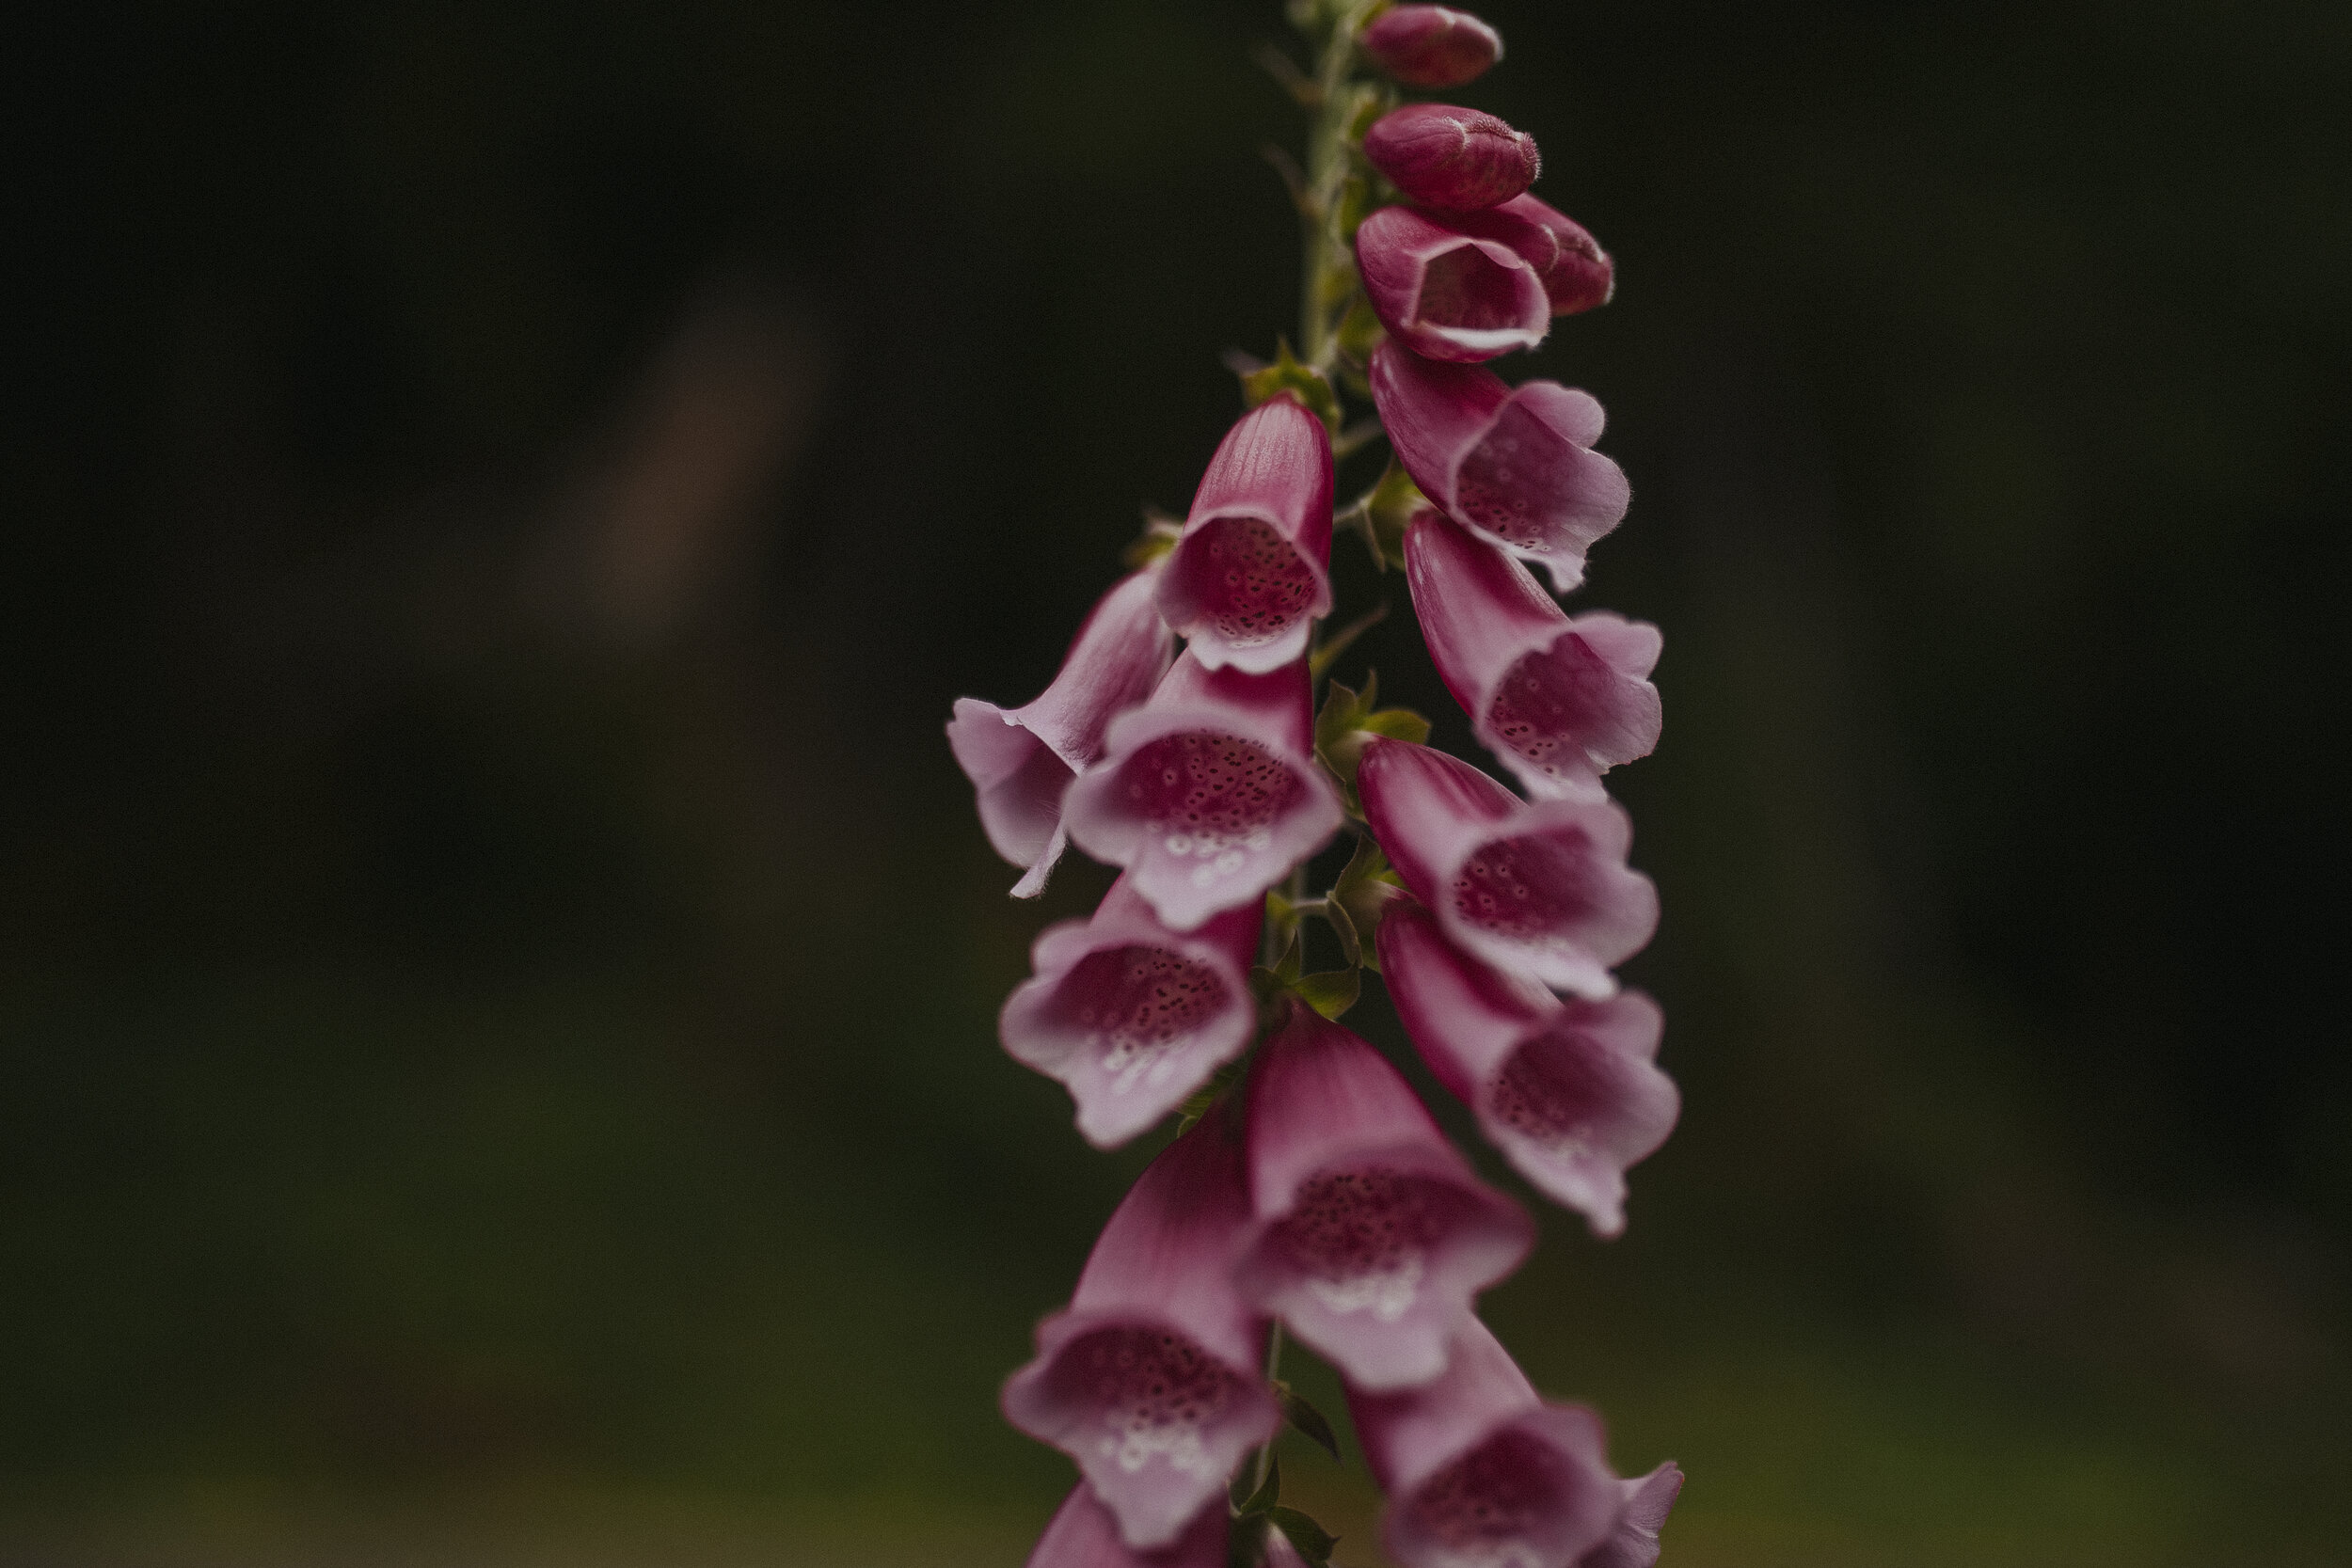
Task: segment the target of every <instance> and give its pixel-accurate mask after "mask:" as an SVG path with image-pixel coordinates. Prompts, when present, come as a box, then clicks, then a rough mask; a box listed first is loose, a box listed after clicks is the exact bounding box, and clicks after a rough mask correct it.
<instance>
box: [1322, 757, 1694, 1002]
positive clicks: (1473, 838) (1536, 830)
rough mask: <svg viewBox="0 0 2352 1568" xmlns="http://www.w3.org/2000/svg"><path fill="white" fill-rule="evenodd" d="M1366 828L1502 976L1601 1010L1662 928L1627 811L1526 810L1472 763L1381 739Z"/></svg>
mask: <svg viewBox="0 0 2352 1568" xmlns="http://www.w3.org/2000/svg"><path fill="white" fill-rule="evenodd" d="M1356 791H1357V794H1358V795H1359V798H1360V799H1361V800H1362V801H1363V805H1364V819H1365V820H1366V821H1367V822H1368V823H1370V824H1371V827H1372V831H1373V833H1374V835H1375V837H1377V838H1378V839H1379V841H1380V847H1381V848H1382V849H1384V850H1385V851H1387V853H1388V857H1389V861H1390V863H1391V864H1392V865H1393V866H1395V868H1396V872H1397V875H1398V876H1399V877H1400V878H1402V879H1404V882H1405V885H1406V888H1408V889H1410V890H1411V892H1412V895H1413V896H1414V897H1416V898H1418V899H1420V900H1421V901H1422V904H1423V905H1425V906H1427V907H1428V909H1429V910H1430V911H1432V912H1433V913H1435V914H1436V916H1437V918H1438V926H1439V927H1441V928H1442V929H1443V930H1444V931H1445V934H1446V935H1447V937H1448V938H1450V939H1451V940H1452V941H1453V942H1454V943H1455V944H1456V945H1458V946H1460V947H1462V948H1464V949H1466V950H1467V951H1469V952H1470V954H1471V955H1472V956H1473V957H1476V958H1482V959H1484V960H1485V961H1486V962H1487V963H1489V964H1492V965H1493V966H1494V967H1495V968H1497V969H1501V970H1503V971H1504V972H1506V973H1508V974H1517V975H1520V976H1522V977H1524V978H1527V979H1531V980H1536V981H1540V982H1541V983H1543V984H1545V985H1547V986H1550V987H1552V988H1553V989H1554V990H1565V991H1574V992H1576V993H1577V994H1579V995H1581V996H1584V997H1588V998H1590V999H1592V1000H1594V1001H1605V1000H1607V999H1608V998H1609V997H1611V996H1613V995H1615V994H1616V990H1617V982H1616V978H1615V976H1613V975H1612V974H1610V973H1609V971H1610V970H1611V968H1612V967H1613V966H1614V965H1616V964H1619V963H1622V962H1624V961H1625V960H1626V959H1627V958H1631V957H1632V956H1633V955H1634V954H1635V953H1638V952H1640V951H1641V949H1642V946H1643V944H1644V943H1645V942H1648V941H1649V939H1650V934H1651V932H1653V931H1654V930H1656V929H1657V927H1658V890H1657V888H1656V887H1655V886H1653V885H1652V884H1651V882H1650V879H1648V878H1647V877H1645V876H1643V875H1642V874H1641V873H1640V872H1638V871H1635V870H1633V869H1631V868H1630V867H1629V866H1628V865H1627V864H1626V863H1625V857H1626V850H1627V849H1628V848H1629V847H1630V846H1631V844H1632V841H1633V825H1632V823H1631V822H1630V821H1629V819H1628V818H1627V816H1626V815H1625V813H1624V811H1622V810H1621V809H1619V808H1618V806H1617V805H1616V804H1615V803H1614V802H1613V801H1606V800H1603V801H1583V800H1536V801H1533V802H1531V801H1526V800H1520V799H1519V798H1518V796H1516V795H1514V794H1512V793H1511V792H1510V791H1509V790H1507V789H1505V788H1503V787H1502V785H1501V784H1497V783H1496V782H1495V781H1494V780H1492V779H1490V778H1488V777H1487V776H1486V774H1484V773H1482V772H1480V771H1479V770H1478V769H1477V768H1472V767H1471V766H1470V764H1469V763H1467V762H1463V761H1461V760H1459V759H1458V758H1454V757H1450V756H1448V755H1446V754H1445V753H1444V752H1439V751H1435V750H1432V749H1431V748H1429V747H1427V746H1416V745H1413V744H1411V743H1409V742H1406V741H1402V740H1391V739H1387V738H1375V739H1374V740H1373V741H1371V742H1370V743H1369V744H1367V745H1366V746H1365V747H1364V751H1363V759H1362V761H1361V762H1360V763H1359V765H1358V767H1357V770H1356Z"/></svg>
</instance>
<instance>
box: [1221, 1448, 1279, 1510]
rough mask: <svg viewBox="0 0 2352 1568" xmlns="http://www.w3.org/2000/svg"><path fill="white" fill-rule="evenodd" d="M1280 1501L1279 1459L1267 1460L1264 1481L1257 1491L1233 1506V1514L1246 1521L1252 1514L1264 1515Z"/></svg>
mask: <svg viewBox="0 0 2352 1568" xmlns="http://www.w3.org/2000/svg"><path fill="white" fill-rule="evenodd" d="M1281 1500H1282V1462H1281V1461H1280V1460H1279V1459H1273V1460H1268V1461H1267V1462H1266V1467H1265V1480H1264V1481H1262V1482H1260V1483H1259V1486H1258V1489H1257V1490H1256V1491H1255V1492H1252V1493H1250V1494H1249V1496H1248V1498H1246V1499H1245V1500H1243V1501H1241V1502H1238V1503H1236V1504H1234V1505H1233V1512H1235V1513H1239V1514H1240V1515H1241V1516H1242V1517H1243V1518H1245V1519H1247V1518H1249V1517H1250V1516H1251V1515H1253V1514H1259V1513H1265V1512H1266V1511H1267V1510H1268V1509H1270V1508H1272V1507H1273V1506H1274V1505H1275V1504H1276V1503H1278V1502H1280V1501H1281Z"/></svg>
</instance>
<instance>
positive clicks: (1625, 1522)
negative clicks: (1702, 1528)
mask: <svg viewBox="0 0 2352 1568" xmlns="http://www.w3.org/2000/svg"><path fill="white" fill-rule="evenodd" d="M1617 1485H1618V1486H1619V1488H1621V1489H1622V1491H1623V1493H1624V1496H1625V1506H1624V1509H1623V1510H1622V1511H1621V1512H1620V1513H1618V1514H1617V1525H1616V1528H1614V1529H1613V1530H1611V1531H1610V1532H1609V1539H1608V1540H1606V1541H1604V1542H1602V1543H1601V1544H1599V1545H1597V1546H1596V1547H1594V1548H1593V1549H1592V1550H1591V1551H1589V1552H1586V1553H1585V1554H1584V1555H1583V1556H1582V1557H1581V1558H1580V1559H1578V1560H1577V1565H1576V1568H1654V1565H1655V1564H1656V1563H1657V1561H1658V1559H1659V1555H1660V1546H1659V1544H1658V1532H1659V1531H1660V1530H1661V1529H1663V1528H1665V1527H1666V1515H1667V1514H1669V1513H1673V1512H1674V1506H1675V1499H1676V1498H1677V1497H1680V1496H1682V1466H1680V1465H1677V1464H1676V1463H1675V1462H1674V1461H1673V1460H1671V1459H1669V1460H1668V1461H1666V1463H1664V1464H1663V1465H1660V1466H1658V1468H1657V1469H1655V1470H1652V1471H1651V1472H1650V1473H1649V1474H1648V1475H1645V1476H1636V1477H1634V1478H1633V1479H1632V1480H1630V1481H1619V1482H1617Z"/></svg>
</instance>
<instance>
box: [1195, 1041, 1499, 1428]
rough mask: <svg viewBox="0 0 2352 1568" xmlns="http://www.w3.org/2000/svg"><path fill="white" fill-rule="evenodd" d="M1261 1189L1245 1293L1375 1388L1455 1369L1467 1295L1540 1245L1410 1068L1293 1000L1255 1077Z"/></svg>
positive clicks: (1252, 1171) (1241, 1276)
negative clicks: (1473, 1164) (1452, 1356)
mask: <svg viewBox="0 0 2352 1568" xmlns="http://www.w3.org/2000/svg"><path fill="white" fill-rule="evenodd" d="M1249 1188H1250V1197H1251V1202H1252V1205H1253V1207H1254V1209H1255V1211H1256V1213H1257V1216H1258V1221H1259V1223H1258V1226H1257V1227H1256V1228H1255V1229H1254V1231H1253V1232H1252V1239H1251V1241H1250V1243H1249V1244H1248V1248H1247V1249H1246V1251H1245V1252H1244V1254H1243V1256H1242V1259H1241V1263H1240V1265H1239V1267H1238V1269H1237V1271H1236V1274H1235V1279H1236V1281H1237V1283H1238V1284H1239V1287H1240V1289H1241V1291H1242V1294H1243V1295H1244V1296H1245V1297H1246V1298H1247V1299H1248V1300H1249V1301H1251V1302H1253V1303H1255V1304H1256V1305H1258V1306H1259V1307H1263V1308H1264V1309H1265V1310H1267V1311H1270V1312H1274V1313H1276V1314H1278V1315H1279V1317H1280V1318H1281V1320H1282V1322H1283V1323H1284V1324H1285V1325H1286V1326H1287V1327H1288V1328H1289V1329H1290V1330H1291V1332H1292V1333H1294V1334H1295V1335H1296V1336H1297V1337H1298V1338H1300V1339H1302V1340H1304V1341H1305V1342H1306V1343H1307V1344H1308V1345H1309V1346H1311V1348H1312V1349H1314V1350H1315V1351H1316V1352H1318V1353H1319V1354H1322V1355H1324V1356H1326V1357H1327V1358H1328V1359H1329V1360H1330V1361H1331V1362H1332V1363H1333V1364H1334V1365H1336V1366H1337V1367H1338V1368H1339V1369H1340V1370H1341V1371H1343V1372H1344V1373H1345V1374H1346V1375H1347V1377H1348V1379H1349V1380H1350V1381H1351V1382H1353V1383H1354V1384H1356V1385H1358V1386H1361V1387H1366V1388H1398V1387H1404V1386H1408V1385H1411V1384H1416V1383H1425V1382H1427V1381H1428V1380H1429V1379H1430V1378H1433V1377H1435V1376H1437V1375H1438V1372H1439V1371H1441V1370H1444V1367H1445V1357H1446V1346H1447V1343H1448V1341H1449V1340H1450V1339H1451V1338H1452V1337H1453V1335H1454V1332H1455V1331H1456V1330H1457V1329H1458V1328H1459V1327H1460V1325H1461V1324H1463V1323H1467V1322H1469V1321H1470V1298H1471V1297H1472V1296H1473V1295H1475V1294H1476V1293H1477V1292H1478V1291H1482V1290H1484V1289H1486V1287H1487V1286H1489V1285H1491V1284H1493V1283H1494V1282H1495V1281H1496V1280H1498V1279H1501V1278H1502V1276H1503V1275H1507V1274H1509V1273H1510V1272H1511V1271H1512V1270H1513V1269H1515V1268H1517V1267H1518V1265H1519V1260H1520V1259H1523V1258H1525V1257H1526V1256H1527V1251H1528V1248H1529V1247H1530V1246H1532V1245H1533V1244H1534V1226H1533V1225H1532V1224H1531V1223H1530V1222H1529V1220H1528V1218H1527V1215H1526V1214H1525V1212H1522V1211H1521V1210H1520V1209H1519V1207H1518V1205H1517V1204H1515V1203H1513V1202H1512V1201H1511V1200H1510V1199H1508V1198H1506V1197H1504V1196H1502V1194H1500V1193H1497V1192H1495V1191H1493V1190H1492V1189H1491V1188H1488V1187H1486V1185H1484V1184H1483V1183H1482V1182H1480V1181H1479V1180H1478V1179H1477V1177H1476V1176H1475V1175H1473V1174H1472V1173H1471V1171H1470V1164H1469V1163H1468V1162H1467V1161H1465V1160H1464V1159H1463V1158H1462V1156H1461V1154H1460V1153H1459V1152H1458V1151H1457V1150H1456V1149H1455V1148H1454V1146H1453V1145H1452V1144H1451V1143H1449V1142H1447V1141H1446V1137H1445V1134H1444V1133H1442V1132H1439V1131H1438V1124H1437V1123H1436V1122H1435V1121H1433V1120H1431V1119H1430V1117H1429V1113H1428V1111H1427V1110H1426V1109H1424V1108H1423V1107H1422V1103H1421V1101H1419V1100H1418V1099H1416V1098H1415V1097H1414V1094H1413V1091H1412V1089H1411V1087H1410V1086H1409V1085H1406V1082H1405V1080H1404V1078H1403V1077H1402V1076H1401V1075H1400V1074H1399V1073H1398V1072H1397V1070H1396V1069H1394V1068H1392V1067H1391V1066H1390V1065H1389V1064H1388V1062H1387V1061H1385V1060H1384V1059H1383V1058H1382V1057H1381V1055H1380V1053H1378V1052H1377V1051H1375V1050H1374V1049H1373V1048H1372V1047H1371V1046H1369V1045H1367V1044H1365V1043H1364V1042H1363V1041H1362V1040H1361V1039H1359V1038H1358V1037H1356V1036H1354V1035H1352V1034H1350V1033H1348V1031H1346V1030H1345V1029H1343V1028H1341V1027H1340V1026H1339V1025H1338V1024H1336V1023H1331V1022H1326V1021H1325V1020H1324V1019H1323V1018H1322V1017H1321V1016H1320V1015H1319V1014H1317V1013H1315V1012H1314V1011H1313V1010H1312V1009H1311V1008H1308V1007H1306V1006H1299V1005H1297V1004H1295V1003H1294V1004H1293V1005H1292V1006H1291V1007H1290V1009H1289V1013H1288V1016H1287V1017H1286V1018H1285V1019H1284V1020H1283V1022H1282V1025H1281V1027H1280V1028H1279V1030H1278V1031H1277V1032H1276V1033H1275V1035H1274V1036H1273V1037H1272V1038H1270V1039H1268V1040H1267V1041H1266V1043H1265V1045H1264V1046H1263V1048H1262V1049H1261V1052H1260V1054H1259V1057H1258V1062H1257V1066H1256V1068H1255V1069H1254V1070H1253V1072H1252V1074H1251V1077H1250V1082H1249Z"/></svg>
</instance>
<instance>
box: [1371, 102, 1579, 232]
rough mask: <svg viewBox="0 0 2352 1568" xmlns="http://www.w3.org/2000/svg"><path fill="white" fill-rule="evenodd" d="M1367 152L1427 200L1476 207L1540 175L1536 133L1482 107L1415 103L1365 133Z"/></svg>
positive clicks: (1403, 187) (1412, 195)
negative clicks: (1511, 124)
mask: <svg viewBox="0 0 2352 1568" xmlns="http://www.w3.org/2000/svg"><path fill="white" fill-rule="evenodd" d="M1364 156H1365V157H1366V158H1367V159H1369V160H1370V161H1371V163H1372V166H1373V167H1375V168H1376V169H1378V170H1379V171H1380V172H1381V173H1382V174H1385V175H1387V176H1388V177H1389V181H1390V182H1391V184H1393V185H1395V186H1396V188H1397V189H1398V190H1400V191H1403V192H1404V193H1405V195H1406V198H1408V199H1410V200H1414V201H1418V202H1420V203H1421V204H1422V206H1424V207H1436V208H1438V209H1440V210H1442V211H1445V212H1452V213H1469V212H1475V211H1477V210H1478V209H1479V208H1482V207H1493V206H1497V205H1500V204H1501V203H1502V202H1505V201H1508V200H1510V199H1511V198H1513V197H1515V196H1518V195H1519V194H1520V193H1521V192H1523V191H1525V190H1526V189H1527V187H1528V186H1530V185H1532V184H1534V182H1535V176H1536V175H1538V174H1540V173H1542V172H1543V166H1544V161H1543V156H1542V154H1541V153H1539V152H1537V151H1536V150H1535V138H1534V137H1533V136H1531V135H1528V134H1527V133H1526V132H1524V131H1514V130H1513V129H1512V128H1511V127H1510V126H1509V125H1508V124H1506V123H1504V122H1503V121H1502V120H1500V119H1496V118H1495V117H1494V116H1493V115H1490V114H1486V113H1485V112H1483V111H1481V110H1478V109H1463V108H1457V107H1455V106H1454V105H1453V104H1451V103H1407V104H1406V105H1405V106H1404V107H1403V108H1401V109H1391V111H1389V112H1388V113H1387V114H1385V115H1382V116H1381V117H1380V118H1379V119H1377V120H1375V121H1374V122H1373V125H1372V128H1371V129H1370V130H1368V131H1366V132H1365V133H1364Z"/></svg>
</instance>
